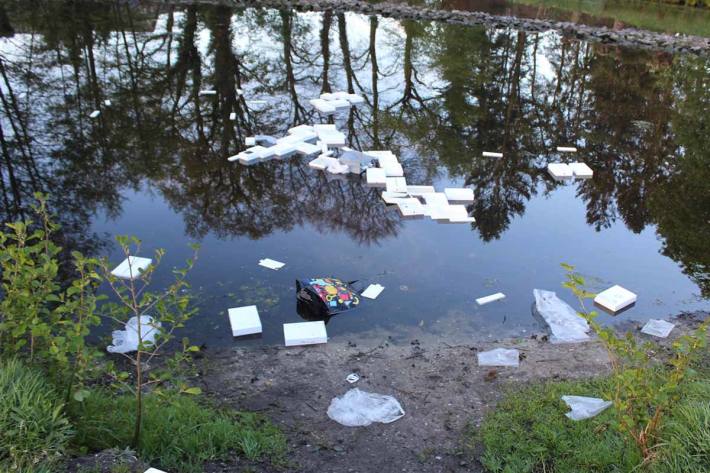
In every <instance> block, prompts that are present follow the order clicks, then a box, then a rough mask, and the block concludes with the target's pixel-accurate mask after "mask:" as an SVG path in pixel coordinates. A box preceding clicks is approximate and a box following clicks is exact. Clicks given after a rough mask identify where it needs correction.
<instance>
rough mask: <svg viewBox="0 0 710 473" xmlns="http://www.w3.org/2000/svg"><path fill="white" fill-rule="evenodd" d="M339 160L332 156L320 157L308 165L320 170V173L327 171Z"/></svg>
mask: <svg viewBox="0 0 710 473" xmlns="http://www.w3.org/2000/svg"><path fill="white" fill-rule="evenodd" d="M337 162H338V160H337V159H335V158H331V157H330V156H323V155H321V156H318V157H317V158H316V159H314V160H313V161H311V162H310V163H308V167H310V168H313V169H318V170H319V171H325V170H326V169H327V168H328V166H330V165H331V164H335V163H337Z"/></svg>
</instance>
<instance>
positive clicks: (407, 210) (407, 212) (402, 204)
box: [397, 197, 426, 217]
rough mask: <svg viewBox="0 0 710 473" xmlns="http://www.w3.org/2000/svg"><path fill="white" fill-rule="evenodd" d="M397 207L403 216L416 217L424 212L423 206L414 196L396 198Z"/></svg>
mask: <svg viewBox="0 0 710 473" xmlns="http://www.w3.org/2000/svg"><path fill="white" fill-rule="evenodd" d="M397 207H398V208H399V211H400V213H401V214H402V216H403V217H418V216H421V215H424V214H425V213H426V212H425V210H424V206H423V205H422V203H421V202H419V199H417V198H416V197H408V198H406V199H400V200H398V201H397Z"/></svg>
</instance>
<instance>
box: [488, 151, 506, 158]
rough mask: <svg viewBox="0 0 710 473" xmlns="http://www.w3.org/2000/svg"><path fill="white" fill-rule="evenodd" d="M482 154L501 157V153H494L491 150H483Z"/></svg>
mask: <svg viewBox="0 0 710 473" xmlns="http://www.w3.org/2000/svg"><path fill="white" fill-rule="evenodd" d="M483 156H484V157H486V158H502V157H503V153H494V152H491V151H484V152H483Z"/></svg>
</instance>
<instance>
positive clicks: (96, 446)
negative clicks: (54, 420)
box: [73, 391, 285, 473]
mask: <svg viewBox="0 0 710 473" xmlns="http://www.w3.org/2000/svg"><path fill="white" fill-rule="evenodd" d="M134 402H135V400H134V398H133V397H132V396H130V395H122V396H114V395H111V394H110V393H108V392H106V391H96V392H92V393H91V394H90V395H89V396H88V397H87V398H86V399H85V400H84V402H82V403H77V404H75V405H74V407H73V414H74V415H73V417H74V418H76V420H75V422H74V424H75V428H76V430H77V434H76V437H75V444H76V446H77V447H79V448H84V449H88V450H92V451H94V450H102V449H105V448H111V447H118V448H123V447H126V446H128V445H130V443H131V438H132V436H133V427H134V420H135V419H134V415H135V410H134ZM144 402H145V405H144V408H145V412H144V414H143V416H144V422H145V424H144V427H143V433H142V440H141V444H140V448H139V451H138V453H139V456H140V457H141V460H143V461H144V462H146V463H150V464H155V465H159V466H161V467H162V468H163V469H166V470H169V471H173V472H189V473H192V472H201V471H203V464H204V462H206V461H209V460H220V459H227V458H229V456H230V454H241V455H244V456H245V457H246V458H248V459H250V460H259V459H262V458H266V457H268V458H269V459H270V460H271V461H272V462H273V461H274V460H276V461H277V462H278V461H280V459H281V458H282V457H283V455H284V453H285V439H284V437H283V435H282V434H281V433H280V431H279V430H278V429H277V428H276V427H275V426H273V425H272V424H270V423H269V422H267V421H266V420H264V419H263V418H262V417H261V416H258V415H256V414H249V413H234V412H226V411H220V410H217V409H214V408H212V407H209V406H205V405H203V404H200V403H198V402H197V401H196V400H194V398H192V397H190V396H181V395H177V394H164V395H152V396H147V397H146V398H144Z"/></svg>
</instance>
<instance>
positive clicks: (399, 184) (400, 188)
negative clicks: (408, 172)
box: [385, 177, 407, 193]
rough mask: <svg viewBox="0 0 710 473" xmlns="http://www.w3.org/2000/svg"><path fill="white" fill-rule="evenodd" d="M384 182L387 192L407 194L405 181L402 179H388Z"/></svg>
mask: <svg viewBox="0 0 710 473" xmlns="http://www.w3.org/2000/svg"><path fill="white" fill-rule="evenodd" d="M385 181H386V184H385V185H386V186H387V192H400V193H406V192H407V181H406V180H405V179H404V178H403V177H388V178H386V179H385Z"/></svg>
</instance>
